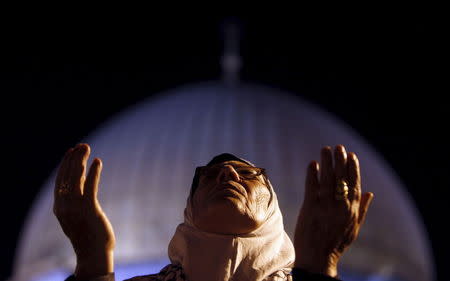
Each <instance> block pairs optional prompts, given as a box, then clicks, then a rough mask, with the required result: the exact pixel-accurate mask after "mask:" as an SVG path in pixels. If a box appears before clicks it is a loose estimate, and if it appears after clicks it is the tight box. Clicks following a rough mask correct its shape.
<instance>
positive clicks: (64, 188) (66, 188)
mask: <svg viewBox="0 0 450 281" xmlns="http://www.w3.org/2000/svg"><path fill="white" fill-rule="evenodd" d="M58 193H59V194H67V193H69V185H68V184H67V183H63V184H61V185H60V186H59V187H58Z"/></svg>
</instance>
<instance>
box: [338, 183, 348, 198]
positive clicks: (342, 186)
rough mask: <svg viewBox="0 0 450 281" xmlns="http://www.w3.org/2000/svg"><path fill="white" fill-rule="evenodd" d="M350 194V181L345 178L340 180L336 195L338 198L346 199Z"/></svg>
mask: <svg viewBox="0 0 450 281" xmlns="http://www.w3.org/2000/svg"><path fill="white" fill-rule="evenodd" d="M347 196H348V183H347V182H346V181H345V180H340V181H339V182H338V184H337V187H336V194H335V197H336V199H337V200H344V199H345V198H347Z"/></svg>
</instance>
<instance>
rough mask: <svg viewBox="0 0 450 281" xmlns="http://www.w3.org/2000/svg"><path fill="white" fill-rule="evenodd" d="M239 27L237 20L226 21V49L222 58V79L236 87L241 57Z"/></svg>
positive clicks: (224, 37) (224, 29)
mask: <svg viewBox="0 0 450 281" xmlns="http://www.w3.org/2000/svg"><path fill="white" fill-rule="evenodd" d="M239 31H240V30H239V25H238V22H237V21H236V20H235V19H232V20H226V21H225V23H224V25H223V35H224V36H223V42H224V49H223V55H222V58H221V62H220V63H221V66H222V79H223V81H224V82H225V83H226V84H229V85H236V84H237V83H238V82H239V70H240V68H241V64H242V62H241V57H240V56H239V43H240V42H239V39H240V38H239V37H240V33H239Z"/></svg>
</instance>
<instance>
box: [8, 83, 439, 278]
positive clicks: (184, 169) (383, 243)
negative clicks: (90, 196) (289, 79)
mask: <svg viewBox="0 0 450 281" xmlns="http://www.w3.org/2000/svg"><path fill="white" fill-rule="evenodd" d="M84 141H85V142H87V143H89V144H90V145H91V150H92V156H93V157H99V158H101V159H102V160H103V163H104V168H103V174H102V180H101V186H100V191H99V200H100V202H101V204H102V207H103V209H104V210H105V212H106V214H107V215H108V217H109V218H110V220H111V222H112V224H113V227H114V230H115V233H116V238H117V243H116V244H117V246H116V250H115V261H116V262H115V263H116V268H117V272H119V271H120V270H121V269H122V268H134V269H135V271H139V270H143V272H141V273H140V274H144V273H152V272H154V271H157V267H160V266H161V265H163V264H164V263H165V262H167V261H168V259H167V246H168V243H169V241H170V239H171V237H172V235H173V233H174V231H175V228H176V226H177V225H178V224H179V223H180V222H182V218H183V216H182V214H183V210H184V207H185V204H186V198H187V196H188V193H189V187H190V184H191V182H192V177H193V173H194V170H195V167H196V166H201V165H205V164H206V163H207V162H208V161H209V160H210V159H211V158H212V157H213V156H215V155H217V154H219V153H222V152H230V153H233V154H236V155H238V156H240V157H243V158H245V159H248V160H250V161H252V162H253V163H255V164H256V165H257V166H259V167H264V168H266V170H267V171H268V175H269V177H270V179H271V182H272V183H273V185H274V188H275V190H276V191H277V194H278V198H279V202H280V207H281V210H282V212H283V215H284V224H285V227H286V231H287V232H288V234H289V235H290V237H291V238H292V237H293V231H294V228H295V223H296V218H297V215H298V211H299V208H300V206H301V203H302V201H303V192H304V180H305V171H306V167H307V165H308V163H309V162H310V161H311V160H314V159H315V160H319V152H320V149H321V147H323V146H325V145H331V146H334V145H337V144H344V145H345V147H346V148H347V150H348V151H353V152H355V153H356V154H357V155H358V157H359V159H360V163H361V175H362V183H363V189H364V190H365V191H372V192H374V193H375V200H374V201H373V204H372V206H371V209H370V211H369V213H368V215H367V218H366V223H365V225H364V227H363V228H362V231H361V233H360V236H359V238H358V240H357V241H356V242H355V243H354V244H353V245H352V247H351V248H350V249H349V250H348V251H347V252H346V253H345V254H344V256H343V258H342V260H341V263H340V272H342V276H343V277H344V279H345V277H346V276H347V278H348V279H346V280H366V279H358V278H363V277H364V276H365V278H366V277H367V276H372V277H377V278H380V279H376V280H406V281H412V280H415V281H430V280H432V279H433V276H434V272H433V264H432V257H431V251H430V246H429V241H428V240H427V236H426V232H425V230H424V226H423V224H422V222H421V220H420V216H419V215H418V213H417V210H416V209H415V207H414V206H413V202H412V200H411V198H410V196H409V194H408V193H407V192H406V190H407V189H406V187H405V186H403V185H402V183H401V182H400V181H399V179H398V178H397V176H396V175H395V173H394V172H393V170H392V169H391V168H390V166H389V165H388V164H387V163H386V162H385V161H384V160H383V159H382V158H381V157H380V155H379V154H377V153H376V152H375V151H374V150H373V148H371V147H370V146H369V145H368V144H367V143H366V142H365V141H364V140H363V139H362V138H361V137H360V136H359V135H358V134H357V133H355V132H354V131H353V130H352V129H351V128H350V127H349V126H347V125H346V124H345V123H343V122H342V121H340V120H338V119H336V118H335V117H333V116H332V115H330V114H329V113H327V112H324V111H322V110H320V109H319V108H317V107H316V106H314V105H312V104H310V103H308V102H306V101H305V100H302V99H300V98H299V97H296V96H294V95H292V94H290V93H286V92H283V91H280V90H278V89H274V88H270V87H265V86H259V85H251V84H241V85H239V86H236V87H228V86H226V85H224V84H222V83H220V82H205V83H202V84H197V85H187V86H183V87H180V88H177V89H174V90H170V91H167V92H165V93H162V94H160V95H158V96H157V97H152V98H149V99H148V100H146V101H144V102H142V103H140V104H138V105H136V106H134V107H133V108H129V109H128V110H126V111H124V112H122V113H121V114H119V115H117V116H115V117H114V118H112V119H111V120H109V121H108V122H107V123H105V124H104V125H103V126H102V127H100V128H98V129H97V130H96V131H95V132H94V133H93V134H92V135H90V136H89V137H88V138H87V139H85V140H84ZM93 157H91V158H93ZM53 183H54V174H53V175H52V176H51V177H50V178H49V180H48V182H47V183H46V184H45V185H44V186H43V187H42V190H41V192H40V194H39V196H38V198H37V200H36V202H35V203H34V205H33V208H32V210H31V211H30V214H29V217H28V221H27V223H26V225H25V227H24V229H23V234H22V237H21V242H20V245H19V248H18V253H17V259H16V261H15V269H14V275H13V277H12V280H16V281H19V280H20V281H22V280H24V281H25V280H27V281H28V280H32V278H30V276H33V277H35V279H33V280H39V279H38V277H39V276H50V275H51V274H53V275H55V274H56V275H58V274H63V275H64V274H66V273H67V272H71V271H73V269H74V265H75V256H74V253H73V249H72V247H71V245H70V242H69V240H68V239H67V238H66V237H65V236H64V234H63V232H62V231H61V228H60V227H59V225H58V222H57V220H56V218H55V217H54V215H53V213H52V204H53V190H52V189H53ZM152 266H153V267H152ZM58 276H59V275H58ZM351 278H354V279H351ZM46 280H48V279H46Z"/></svg>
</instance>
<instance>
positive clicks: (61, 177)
mask: <svg viewBox="0 0 450 281" xmlns="http://www.w3.org/2000/svg"><path fill="white" fill-rule="evenodd" d="M72 151H73V148H69V149H68V150H67V151H66V153H65V154H64V157H63V159H62V161H61V164H59V168H58V173H57V174H56V180H55V186H56V187H58V186H60V185H61V184H63V183H65V182H64V181H65V177H66V173H67V167H68V165H69V161H70V156H71V154H72Z"/></svg>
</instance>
